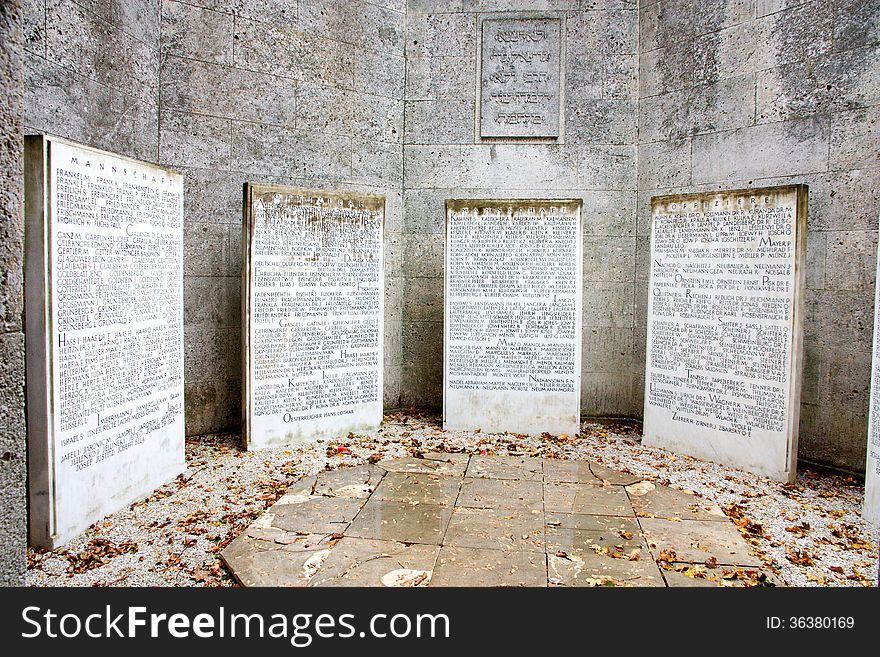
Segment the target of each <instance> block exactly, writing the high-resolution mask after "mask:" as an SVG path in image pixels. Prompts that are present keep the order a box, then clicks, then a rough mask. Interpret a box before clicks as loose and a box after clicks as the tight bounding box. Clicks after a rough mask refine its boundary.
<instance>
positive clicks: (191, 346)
mask: <svg viewBox="0 0 880 657" xmlns="http://www.w3.org/2000/svg"><path fill="white" fill-rule="evenodd" d="M184 335H185V342H184V345H185V348H184V355H183V367H184V371H185V373H186V374H185V376H186V382H187V383H195V382H200V381H218V382H227V381H237V380H240V378H241V359H240V358H239V357H238V355H239V354H241V331H240V329H239V328H238V327H235V328H223V329H221V328H214V327H201V326H187V327H184Z"/></svg>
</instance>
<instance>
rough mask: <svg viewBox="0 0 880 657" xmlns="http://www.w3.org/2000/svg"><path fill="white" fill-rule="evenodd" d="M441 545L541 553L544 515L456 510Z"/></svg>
mask: <svg viewBox="0 0 880 657" xmlns="http://www.w3.org/2000/svg"><path fill="white" fill-rule="evenodd" d="M443 542H444V545H454V546H456V547H472V548H485V549H493V550H530V551H533V552H544V513H543V512H542V511H540V510H538V509H531V510H517V509H473V508H467V507H458V508H456V509H455V511H454V512H453V514H452V519H451V520H450V521H449V527H448V528H447V529H446V537H445V539H444V541H443Z"/></svg>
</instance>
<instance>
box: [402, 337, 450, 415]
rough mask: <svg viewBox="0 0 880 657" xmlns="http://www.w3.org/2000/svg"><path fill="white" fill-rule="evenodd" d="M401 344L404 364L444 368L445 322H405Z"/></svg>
mask: <svg viewBox="0 0 880 657" xmlns="http://www.w3.org/2000/svg"><path fill="white" fill-rule="evenodd" d="M401 345H402V347H401V358H402V359H403V363H404V365H409V366H416V367H420V368H428V369H434V368H437V369H442V367H443V324H441V323H440V322H412V321H406V322H403V325H402V328H401ZM438 399H439V398H438Z"/></svg>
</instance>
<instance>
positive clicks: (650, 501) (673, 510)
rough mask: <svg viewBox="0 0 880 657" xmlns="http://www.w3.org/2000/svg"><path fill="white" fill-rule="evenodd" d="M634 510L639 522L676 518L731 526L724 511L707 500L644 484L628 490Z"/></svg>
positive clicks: (634, 485) (648, 483)
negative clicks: (640, 519)
mask: <svg viewBox="0 0 880 657" xmlns="http://www.w3.org/2000/svg"><path fill="white" fill-rule="evenodd" d="M626 491H627V493H628V494H629V496H630V499H631V500H632V508H633V510H634V511H635V513H636V515H637V516H639V517H640V518H673V519H681V520H684V519H687V520H710V521H712V520H714V521H719V522H730V521H729V520H728V518H727V516H726V515H724V511H722V510H721V508H720V507H719V506H718V505H716V504H712V503H711V502H709V501H708V500H704V499H703V498H701V497H697V496H696V495H689V494H688V493H685V492H684V491H679V490H675V489H672V488H667V487H666V486H657V485H655V484H652V483H651V482H647V481H645V482H641V483H637V484H633V485H630V486H627V487H626Z"/></svg>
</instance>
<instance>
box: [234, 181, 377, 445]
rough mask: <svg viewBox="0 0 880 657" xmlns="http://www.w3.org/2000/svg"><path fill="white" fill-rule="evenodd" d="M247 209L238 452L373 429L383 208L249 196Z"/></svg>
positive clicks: (278, 192)
mask: <svg viewBox="0 0 880 657" xmlns="http://www.w3.org/2000/svg"><path fill="white" fill-rule="evenodd" d="M245 209H246V217H245V222H244V236H243V246H244V270H243V279H242V285H243V289H242V306H243V312H244V320H243V321H244V324H243V325H244V326H245V327H246V335H245V345H244V372H243V376H244V379H243V380H244V381H245V386H244V387H245V390H244V408H243V413H244V425H245V444H246V446H247V448H248V449H259V448H263V447H274V446H279V445H295V444H302V443H303V442H304V441H305V440H308V439H313V438H332V437H335V436H342V437H345V436H346V435H347V434H348V432H350V431H367V430H371V429H374V428H376V427H377V426H379V424H380V423H381V422H382V400H383V394H382V371H383V362H384V360H383V340H384V330H383V308H384V297H385V288H384V272H383V242H382V234H383V224H384V215H385V199H384V197H381V196H367V195H363V194H355V193H346V192H325V191H316V190H303V189H297V188H290V187H275V186H265V185H256V184H248V185H247V187H246V190H245Z"/></svg>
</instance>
